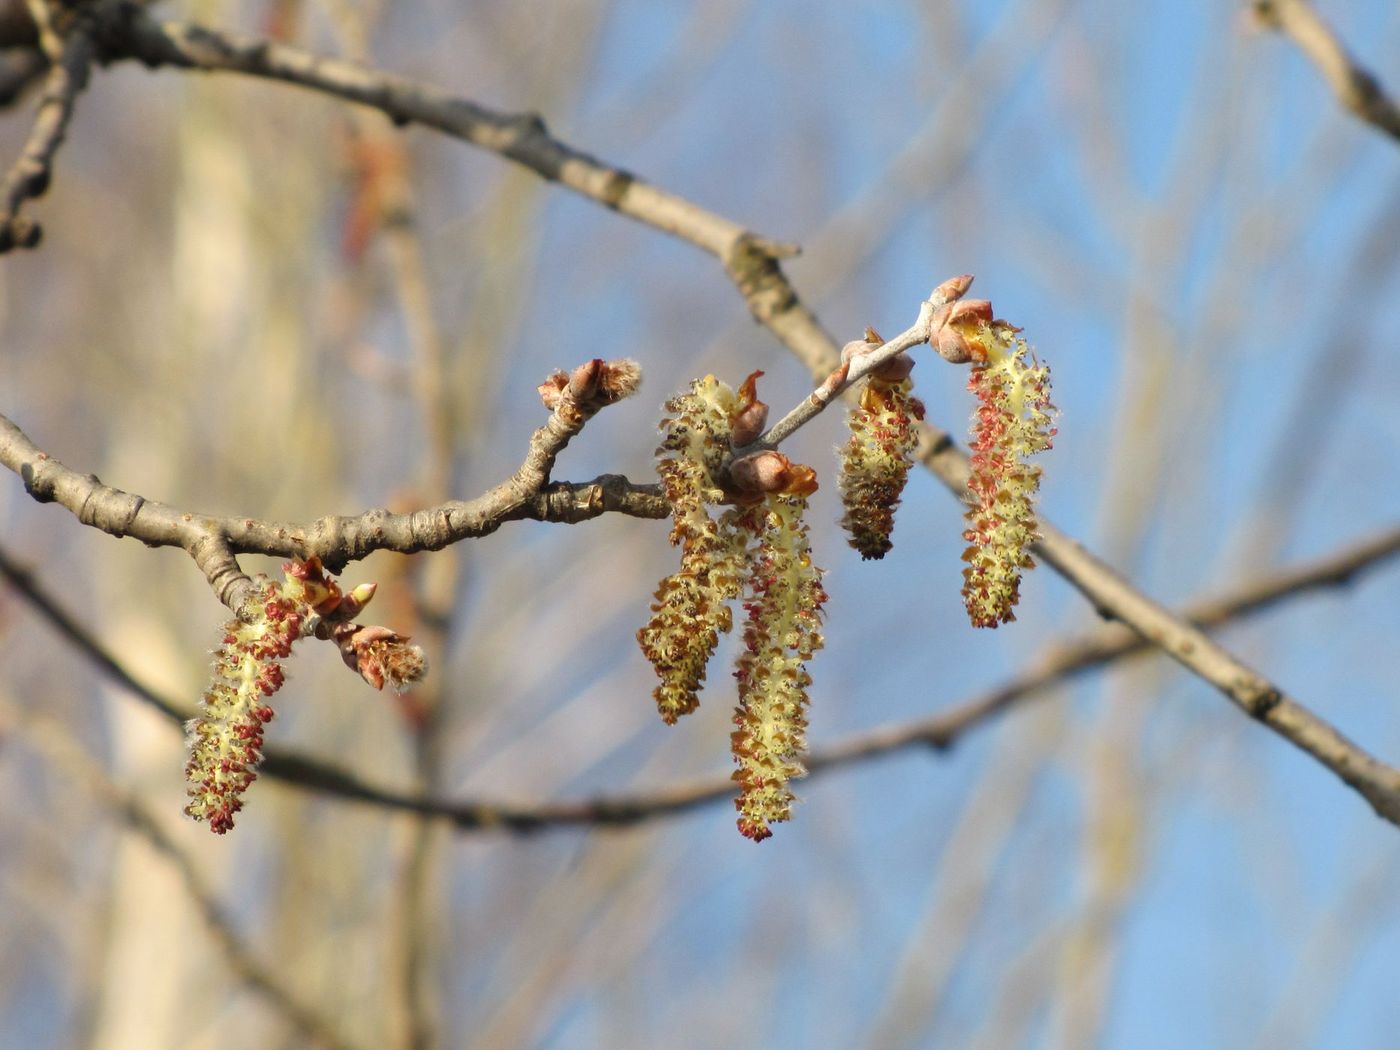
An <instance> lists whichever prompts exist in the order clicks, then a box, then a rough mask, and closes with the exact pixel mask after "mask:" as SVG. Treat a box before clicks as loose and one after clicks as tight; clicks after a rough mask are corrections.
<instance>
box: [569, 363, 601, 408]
mask: <svg viewBox="0 0 1400 1050" xmlns="http://www.w3.org/2000/svg"><path fill="white" fill-rule="evenodd" d="M602 375H603V359H602V358H601V357H595V358H594V359H593V360H592V361H585V362H584V363H583V364H581V365H579V366H578V367H577V368H575V369H574V371H573V374H572V375H570V376H569V393H570V394H571V395H573V397H574V399H575V400H577V401H590V400H592V398H593V396H594V395H595V394H597V393H598V384H599V382H600V381H601V380H602Z"/></svg>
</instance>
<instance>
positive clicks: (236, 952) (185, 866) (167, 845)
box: [0, 704, 351, 1050]
mask: <svg viewBox="0 0 1400 1050" xmlns="http://www.w3.org/2000/svg"><path fill="white" fill-rule="evenodd" d="M13 726H17V727H18V728H19V729H20V731H21V732H22V733H23V734H24V738H25V739H26V740H27V741H30V742H32V743H33V744H34V746H35V747H36V748H37V749H38V750H39V751H40V752H41V753H42V754H43V755H44V756H45V757H46V758H47V759H48V760H49V761H51V762H53V763H54V764H55V765H58V766H59V767H61V769H62V770H63V772H64V773H65V774H66V775H67V776H69V777H71V778H73V779H74V780H76V781H78V782H80V783H81V784H82V785H83V786H84V787H85V788H86V789H87V791H88V792H89V794H91V795H92V797H93V798H95V799H97V800H98V801H99V802H100V803H101V804H102V805H103V806H104V807H106V809H107V810H108V811H109V812H110V813H111V814H112V815H113V816H114V817H116V818H117V819H118V820H119V821H120V822H121V823H122V824H123V825H124V826H125V827H126V828H127V829H128V830H130V831H131V832H133V833H134V834H136V835H137V836H138V837H140V838H141V839H142V840H144V841H145V842H146V843H147V844H148V845H150V846H151V848H152V849H154V850H155V851H156V852H157V853H159V854H160V855H161V856H163V857H165V859H166V860H167V861H169V862H170V864H171V865H172V866H173V867H174V869H175V871H176V873H177V874H178V875H179V877H180V882H181V884H182V885H183V886H184V889H185V892H186V893H187V894H188V895H189V898H190V902H191V903H192V904H193V905H194V907H195V910H196V911H197V912H198V913H199V917H200V918H201V919H202V920H203V921H204V925H205V928H206V929H207V930H208V931H209V935H210V936H211V937H212V938H213V940H214V943H215V944H216V945H217V946H218V949H219V951H220V952H221V953H222V954H223V957H224V960H225V961H226V962H227V963H228V966H229V968H230V969H231V970H232V971H233V972H234V973H235V974H236V975H237V977H238V979H239V980H241V981H242V982H243V983H244V984H246V985H247V986H248V987H249V988H251V989H252V990H253V991H255V992H256V993H257V994H258V995H260V996H262V997H263V998H264V999H265V1000H267V1003H268V1005H270V1006H271V1007H272V1008H273V1009H274V1010H276V1011H277V1013H278V1014H280V1015H281V1016H282V1017H283V1018H284V1019H285V1020H286V1022H287V1023H288V1024H289V1025H290V1026H291V1027H292V1028H293V1029H294V1030H295V1031H296V1032H297V1033H298V1035H299V1037H300V1038H301V1039H303V1040H305V1041H306V1042H307V1043H308V1044H309V1045H312V1046H323V1047H327V1048H329V1050H349V1047H350V1045H351V1044H350V1043H348V1042H346V1041H345V1039H344V1038H343V1037H342V1036H341V1035H340V1034H339V1033H338V1032H337V1031H336V1030H335V1026H334V1025H333V1024H332V1023H331V1022H330V1020H329V1019H328V1018H325V1017H322V1016H321V1015H320V1014H319V1013H317V1012H316V1011H315V1010H314V1009H312V1008H310V1007H308V1006H306V1005H305V1004H304V1003H302V1002H300V1001H299V1000H298V998H297V997H296V996H295V995H294V994H293V993H291V992H290V991H288V989H287V987H286V982H285V981H284V980H283V979H282V978H280V977H278V976H277V975H276V974H275V973H274V972H273V971H272V970H271V969H270V968H269V967H268V966H267V965H266V964H265V963H264V962H263V961H262V960H260V959H258V958H257V954H256V953H255V952H254V950H253V949H252V947H251V946H250V945H249V944H248V943H247V941H246V940H245V939H244V937H243V935H242V934H240V933H239V932H238V929H237V928H236V926H235V925H234V923H233V920H232V919H231V918H230V916H229V915H228V914H227V913H226V912H225V910H224V908H223V906H222V905H221V904H220V903H219V901H218V898H217V897H216V896H215V895H214V892H213V890H212V889H210V887H209V885H208V884H207V883H206V882H205V880H204V877H203V876H202V875H201V874H200V873H199V871H198V870H197V869H196V868H195V866H194V863H193V862H192V861H191V860H190V858H189V856H188V855H187V854H186V853H185V851H184V850H182V849H181V848H180V847H179V845H178V844H177V843H176V842H175V840H174V839H173V838H172V837H171V836H170V834H169V833H168V832H167V831H166V830H165V828H164V827H163V826H162V825H161V823H160V821H159V820H157V819H156V817H155V816H154V814H152V813H151V812H150V810H149V809H147V808H146V806H145V805H144V804H143V803H142V802H141V801H140V799H138V798H137V797H136V796H135V795H134V794H132V793H131V792H130V791H128V790H126V789H125V788H123V787H122V786H121V785H119V784H117V783H116V782H115V781H113V780H112V779H111V777H110V776H108V775H107V772H106V771H105V770H104V769H102V767H101V766H100V765H99V764H98V763H97V762H95V761H94V760H93V759H92V757H91V756H89V755H88V754H86V753H85V752H84V751H83V750H82V749H81V748H80V747H79V746H78V745H77V744H76V743H74V741H73V738H72V734H71V733H70V732H69V731H68V730H67V728H66V727H63V726H61V725H59V724H58V723H56V722H52V721H50V720H48V719H47V718H46V716H42V715H39V716H36V715H33V714H19V713H18V712H16V711H14V710H13V709H12V708H11V707H10V706H9V705H8V704H0V727H3V728H5V729H7V730H8V729H10V728H12V727H13Z"/></svg>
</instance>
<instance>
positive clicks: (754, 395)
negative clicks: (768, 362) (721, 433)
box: [729, 372, 768, 448]
mask: <svg viewBox="0 0 1400 1050" xmlns="http://www.w3.org/2000/svg"><path fill="white" fill-rule="evenodd" d="M761 375H763V373H762V372H750V373H749V377H748V378H747V379H745V380H744V382H743V384H742V385H741V386H740V387H739V391H738V393H739V408H738V409H737V410H736V411H735V413H734V417H733V419H732V420H730V430H729V443H730V444H731V445H732V446H733V447H734V448H743V447H744V446H745V445H747V444H749V443H750V442H752V441H756V440H758V436H759V435H760V434H762V433H763V428H764V427H765V426H767V424H768V406H767V405H766V404H764V403H763V402H762V401H760V400H759V399H758V377H759V376H761Z"/></svg>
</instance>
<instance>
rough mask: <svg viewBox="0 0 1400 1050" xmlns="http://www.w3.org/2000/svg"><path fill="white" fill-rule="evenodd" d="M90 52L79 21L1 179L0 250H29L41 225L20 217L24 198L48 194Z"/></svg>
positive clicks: (84, 81)
mask: <svg viewBox="0 0 1400 1050" xmlns="http://www.w3.org/2000/svg"><path fill="white" fill-rule="evenodd" d="M93 55H94V47H93V39H92V32H91V29H90V28H89V27H88V26H87V25H86V23H82V24H79V25H78V26H77V27H76V28H74V29H73V31H72V32H71V33H69V34H68V36H67V37H66V38H65V39H64V41H63V44H62V51H61V52H60V53H59V55H58V56H57V59H56V61H55V62H54V64H53V65H52V66H50V67H49V72H48V76H47V77H46V78H45V80H44V93H43V96H42V97H41V98H40V99H39V109H38V112H36V113H35V115H34V127H33V128H32V129H31V130H30V132H29V138H28V139H27V140H26V141H25V143H24V148H23V149H22V150H21V151H20V155H19V157H18V158H17V159H16V160H15V162H14V163H13V164H12V165H11V166H10V170H9V171H7V172H6V173H5V177H4V179H2V180H0V253H4V252H8V251H10V250H11V249H14V248H33V247H34V246H35V245H37V244H38V243H39V241H40V239H41V238H42V237H43V229H42V227H40V226H39V224H38V223H37V222H34V221H33V220H32V219H26V218H24V217H23V216H21V215H20V209H21V208H23V206H24V204H25V202H26V201H30V200H34V199H36V198H39V197H42V196H43V195H44V194H45V193H46V192H48V188H49V182H50V180H51V179H52V177H53V162H54V157H55V156H56V155H57V153H58V148H59V147H60V146H61V145H62V144H63V137H64V135H65V134H66V133H67V131H68V121H69V120H70V119H71V118H72V116H73V106H74V104H75V103H76V102H77V99H78V94H79V93H80V92H81V91H82V90H83V88H85V87H87V81H88V72H89V70H90V68H91V66H92V60H93Z"/></svg>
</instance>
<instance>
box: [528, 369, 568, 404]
mask: <svg viewBox="0 0 1400 1050" xmlns="http://www.w3.org/2000/svg"><path fill="white" fill-rule="evenodd" d="M568 385H569V377H568V376H567V375H565V374H564V373H563V372H554V373H552V374H551V375H550V377H549V378H548V379H546V380H545V381H544V382H543V383H541V384H540V385H539V386H537V387H536V388H535V389H536V390H538V391H539V395H540V400H541V401H542V402H544V407H545V408H547V409H549V410H550V411H551V412H553V411H554V409H555V408H556V407H557V406H558V405H559V402H560V400H561V399H562V398H563V396H564V388H565V387H567V386H568Z"/></svg>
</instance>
